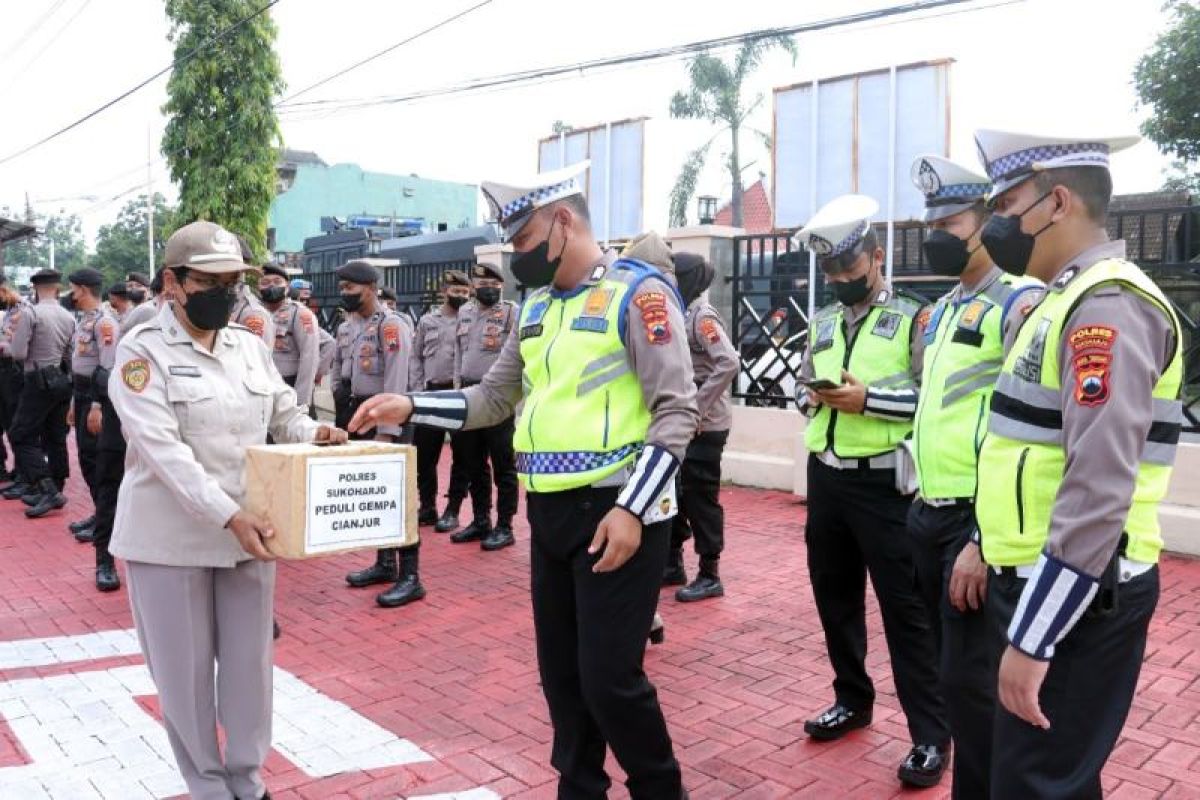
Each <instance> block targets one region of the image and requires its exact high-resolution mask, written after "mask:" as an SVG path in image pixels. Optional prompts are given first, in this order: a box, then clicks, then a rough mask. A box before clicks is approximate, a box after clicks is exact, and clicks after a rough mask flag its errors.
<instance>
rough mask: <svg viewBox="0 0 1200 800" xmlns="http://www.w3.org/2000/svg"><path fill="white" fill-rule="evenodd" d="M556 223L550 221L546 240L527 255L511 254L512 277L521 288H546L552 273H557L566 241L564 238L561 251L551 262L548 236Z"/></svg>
mask: <svg viewBox="0 0 1200 800" xmlns="http://www.w3.org/2000/svg"><path fill="white" fill-rule="evenodd" d="M556 221H557V220H551V221H550V230H549V231H548V232H547V233H546V239H545V240H544V241H543V242H542V243H541V244H539V245H538V246H537V247H535V248H533V249H532V250H530V251H529V252H527V253H513V258H512V271H513V277H515V278H516V279H517V281H518V282H519V283H520V284H521V285H522V286H528V287H529V288H531V289H537V288H538V287H541V286H548V285H549V284H550V282H551V281H552V280H554V273H555V272H557V271H558V265H559V263H561V262H562V254H563V250H566V249H567V240H566V239H565V238H564V239H563V246H562V250H559V251H558V257H557V258H555V259H554V260H553V261H551V260H550V234H551V233H553V232H554V223H555V222H556Z"/></svg>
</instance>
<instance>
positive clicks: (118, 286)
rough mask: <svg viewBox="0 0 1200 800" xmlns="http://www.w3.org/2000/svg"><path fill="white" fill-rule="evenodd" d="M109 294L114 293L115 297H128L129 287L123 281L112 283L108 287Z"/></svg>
mask: <svg viewBox="0 0 1200 800" xmlns="http://www.w3.org/2000/svg"><path fill="white" fill-rule="evenodd" d="M108 293H109V294H115V295H116V296H117V297H129V287H128V286H126V285H125V284H124V283H114V284H113V285H112V286H110V287H108Z"/></svg>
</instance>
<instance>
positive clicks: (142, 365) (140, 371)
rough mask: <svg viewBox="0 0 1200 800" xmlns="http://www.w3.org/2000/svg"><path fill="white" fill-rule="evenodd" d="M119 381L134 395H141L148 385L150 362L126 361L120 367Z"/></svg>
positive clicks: (137, 359)
mask: <svg viewBox="0 0 1200 800" xmlns="http://www.w3.org/2000/svg"><path fill="white" fill-rule="evenodd" d="M121 381H122V382H123V383H124V384H125V385H126V386H127V387H129V391H131V392H133V393H134V394H141V393H142V392H144V391H145V390H146V387H147V386H149V385H150V362H149V361H147V360H146V359H144V358H135V359H133V360H132V361H126V362H125V364H124V365H123V366H122V367H121Z"/></svg>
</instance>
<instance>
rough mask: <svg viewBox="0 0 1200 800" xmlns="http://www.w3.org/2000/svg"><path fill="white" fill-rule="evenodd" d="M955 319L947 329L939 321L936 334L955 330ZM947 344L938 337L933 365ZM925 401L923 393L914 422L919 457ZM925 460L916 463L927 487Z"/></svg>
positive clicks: (952, 319) (941, 337) (952, 316)
mask: <svg viewBox="0 0 1200 800" xmlns="http://www.w3.org/2000/svg"><path fill="white" fill-rule="evenodd" d="M957 312H958V309H957V306H956V307H955V314H957ZM943 313H944V312H943ZM955 319H956V317H955V316H954V315H953V314H952V315H951V317H950V322H951V323H952V324H950V325H948V326H946V327H942V325H941V324H940V322H941V320H940V319H939V324H938V330H937V331H936V333H937V334H941V333H943V332H944V331H947V330H953V329H954V324H953V323H954V321H955ZM922 335H924V334H923V333H922ZM945 344H946V337H945V336H942V335H938V338H937V347H935V348H934V351H933V360H932V361H931V362H930V363H932V364H936V363H937V360H938V357H939V356H940V355H941V353H942V347H943V346H945ZM945 389H946V387H945V386H943V387H942V391H943V392H945ZM924 401H925V398H924V393H922V397H921V400H920V401H919V402H918V403H917V418H916V419H914V420H913V436H914V437H916V440H917V453H918V456H919V454H920V452H921V440H922V439H924V438H925V437H924V436H922V435H921V432H922V428H923V427H924V426H922V425H921V420H922V419H924V418H925V406H927V405H928V403H926V402H924ZM975 435H976V437H977V438H978V436H979V429H978V428H976V429H975ZM923 460H924V459H921V458H919V457H918V459H917V462H916V463H917V475H918V477H919V478H920V484H921V485H922V486H924V485H925V470H924V468H923V467H922V466H921V462H922V461H923Z"/></svg>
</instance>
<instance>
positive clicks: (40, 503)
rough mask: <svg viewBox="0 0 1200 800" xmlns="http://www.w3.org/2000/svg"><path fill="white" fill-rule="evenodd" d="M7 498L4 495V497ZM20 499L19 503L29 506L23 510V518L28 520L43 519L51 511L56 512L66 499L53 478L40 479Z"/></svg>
mask: <svg viewBox="0 0 1200 800" xmlns="http://www.w3.org/2000/svg"><path fill="white" fill-rule="evenodd" d="M7 496H8V495H7V493H6V494H5V497H7ZM20 497H21V502H22V503H24V504H25V505H27V506H29V508H27V509H25V516H26V517H28V518H29V519H38V518H40V517H44V516H46V515H47V514H49V513H50V512H51V511H57V510H58V509H60V508H62V507H63V506H65V505H66V504H67V497H66V495H64V494H63V493H62V487H60V486H59V485H58V484H57V483H56V482H55V480H54V479H53V478H42V479H41V480H40V481H38V482H37V483H36V484H33V485H31V486H29V488H28V490H27V491H26V492H25V494H22V495H21V496H20Z"/></svg>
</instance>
